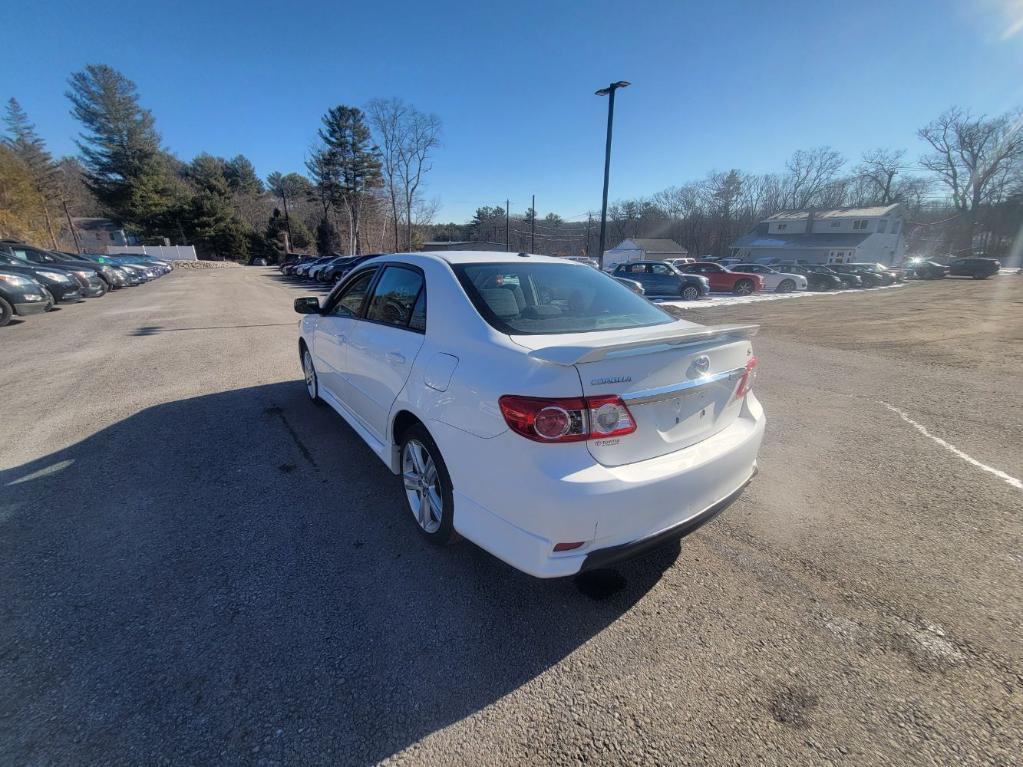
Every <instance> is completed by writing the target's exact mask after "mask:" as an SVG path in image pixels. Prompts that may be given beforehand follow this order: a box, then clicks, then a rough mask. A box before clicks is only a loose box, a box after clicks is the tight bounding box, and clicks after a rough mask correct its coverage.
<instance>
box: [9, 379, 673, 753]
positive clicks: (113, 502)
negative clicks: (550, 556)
mask: <svg viewBox="0 0 1023 767" xmlns="http://www.w3.org/2000/svg"><path fill="white" fill-rule="evenodd" d="M496 481H497V482H500V481H501V480H500V474H499V473H498V474H497V479H496ZM508 481H514V479H513V478H509V480H508ZM404 503H405V501H404V498H403V493H402V490H401V487H400V483H399V482H398V480H397V478H396V477H394V475H392V474H391V473H390V472H389V471H388V470H387V468H386V467H385V466H384V465H383V464H382V463H381V462H380V461H379V460H378V459H377V458H376V457H375V456H374V455H373V454H372V453H371V452H370V451H369V450H368V449H367V448H366V447H365V446H364V445H363V444H362V442H361V441H360V440H359V439H358V438H357V436H356V435H355V434H354V432H352V430H351V429H350V428H348V426H347V425H345V424H344V422H343V421H342V420H341V418H340V417H338V416H337V415H336V414H335V413H333V411H331V410H330V409H329V408H326V407H317V406H316V405H314V404H312V403H311V402H309V400H308V399H307V397H306V396H305V391H304V388H303V386H302V384H301V382H299V381H296V382H287V383H279V384H271V385H266V386H256V387H251V388H246V389H240V390H235V391H227V392H222V393H219V394H212V395H207V396H202V397H196V398H193V399H186V400H181V401H177V402H171V403H167V404H163V405H158V406H155V407H151V408H149V409H146V410H143V411H141V412H139V413H137V414H135V415H132V416H130V417H128V418H126V419H124V420H123V421H120V422H118V423H116V424H114V425H111V426H108V427H107V428H104V429H102V430H101V431H98V432H96V433H95V434H93V435H92V436H90V437H88V438H86V439H84V440H83V441H81V442H78V443H77V444H74V445H71V446H70V447H67V448H65V449H61V450H57V451H55V452H53V453H52V454H50V455H47V456H46V457H44V458H41V459H39V460H35V461H32V462H30V463H27V464H24V465H21V466H17V467H15V468H11V469H7V470H4V471H0V605H2V608H0V610H2V612H0V615H2V619H0V667H2V668H3V672H2V679H3V683H2V684H0V763H5V764H24V763H96V762H133V763H156V762H160V763H163V762H173V763H180V762H188V763H210V762H218V763H222V762H253V761H268V762H296V763H309V762H317V763H319V762H334V763H375V762H378V761H380V760H382V759H385V758H386V757H388V756H390V755H392V754H394V753H396V752H398V751H400V750H402V749H404V748H406V747H408V746H409V745H411V744H413V743H415V742H416V741H418V740H420V739H421V738H423V737H425V736H427V735H429V734H430V733H432V732H434V731H436V730H438V729H440V728H443V727H445V726H447V725H450V724H452V723H455V722H457V721H459V720H461V719H463V718H465V717H467V716H471V715H472V714H474V713H475V712H477V711H480V710H481V709H482V708H484V707H485V706H487V705H489V704H492V703H494V702H495V701H498V700H499V699H500V698H502V697H503V696H505V695H508V694H509V693H512V692H513V691H515V690H516V689H518V688H519V687H521V686H522V685H524V684H527V683H529V682H530V681H531V680H533V679H535V678H536V677H537V676H539V675H541V674H543V673H544V672H545V671H546V670H547V669H549V668H550V667H551V666H553V665H554V664H557V663H559V662H560V661H562V660H563V659H564V658H565V657H566V656H568V655H569V654H571V653H572V652H573V651H575V650H577V648H579V647H580V646H581V645H582V644H583V643H585V642H586V641H587V640H588V639H590V638H591V637H593V636H594V635H596V634H597V633H599V632H600V631H602V630H603V629H605V628H606V627H608V626H609V625H610V624H612V623H613V622H614V621H615V620H616V619H617V618H618V617H620V616H621V615H622V614H623V613H624V612H626V611H628V610H629V609H630V608H631V607H632V606H633V605H634V604H635V603H636V602H637V601H638V600H639V599H640V598H642V597H643V595H644V594H646V593H647V591H648V590H649V589H650V588H651V587H653V586H654V585H655V584H656V583H657V582H658V580H659V578H660V577H661V575H662V573H663V572H664V570H665V569H666V568H668V567H670V566H671V564H672V563H673V562H674V561H675V559H676V557H677V556H678V553H679V548H678V546H677V545H676V546H674V547H669V548H668V549H666V550H663V551H660V552H656V553H654V554H652V555H651V556H649V557H647V558H645V559H641V560H637V561H634V562H631V563H628V564H627V565H624V566H623V567H622V568H621V569H620V570H619V571H618V572H616V573H612V574H605V575H604V576H599V575H598V576H596V577H594V578H592V579H590V580H589V581H588V582H584V583H582V584H577V583H576V582H574V581H573V580H571V579H563V580H555V581H542V580H537V579H533V578H531V577H529V576H527V575H524V574H522V573H519V572H518V571H516V570H514V569H512V568H510V567H508V566H507V565H505V564H503V563H502V562H500V561H499V560H497V559H495V558H494V557H492V556H490V555H489V554H487V553H485V552H483V551H482V550H480V549H479V548H477V547H475V546H473V545H472V544H470V543H469V542H468V541H463V542H461V543H459V544H457V545H454V546H449V547H444V548H436V547H433V546H430V545H429V544H427V543H425V542H424V541H423V540H422V539H421V538H420V537H419V534H418V532H417V531H416V529H415V528H414V524H413V522H412V520H411V516H410V515H409V514H408V512H407V510H406V507H405V506H404ZM592 597H598V599H594V598H592ZM579 673H585V672H584V671H583V670H582V669H581V670H580V672H579Z"/></svg>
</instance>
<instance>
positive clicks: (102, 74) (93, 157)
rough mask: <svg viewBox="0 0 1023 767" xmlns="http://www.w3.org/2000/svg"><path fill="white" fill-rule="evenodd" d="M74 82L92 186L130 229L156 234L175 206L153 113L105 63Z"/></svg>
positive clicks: (80, 145)
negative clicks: (155, 230) (153, 231)
mask: <svg viewBox="0 0 1023 767" xmlns="http://www.w3.org/2000/svg"><path fill="white" fill-rule="evenodd" d="M69 84H70V89H69V90H68V91H67V97H68V99H69V100H70V101H71V105H72V109H71V114H72V115H73V116H74V117H75V118H77V119H78V120H79V121H80V122H81V123H82V126H83V127H84V129H85V131H84V132H83V133H82V134H81V138H80V140H79V141H78V142H77V143H78V148H79V150H80V152H81V156H82V161H83V163H84V165H85V167H86V181H87V183H88V185H89V188H90V189H92V191H93V192H94V193H95V194H96V196H97V197H98V198H99V200H100V202H101V203H102V204H103V206H104V207H105V208H106V209H107V210H109V211H110V213H111V214H113V215H114V216H116V217H117V218H119V219H120V220H121V221H122V222H123V223H124V224H125V225H126V226H128V227H129V228H132V229H136V230H142V231H147V230H149V231H148V233H152V231H151V230H152V229H153V228H154V227H157V226H159V223H158V222H161V221H165V220H166V219H167V217H168V214H169V213H170V211H171V209H172V207H173V206H174V202H175V200H174V193H173V188H172V180H171V178H170V174H169V171H168V163H167V158H166V156H165V154H164V153H163V151H161V149H160V136H159V134H158V133H157V132H156V127H155V121H154V119H153V115H152V113H150V112H149V110H147V109H143V108H142V107H141V106H140V105H139V100H138V91H137V89H136V87H135V83H133V82H132V81H131V80H129V79H128V78H126V77H125V76H124V75H122V74H121V73H120V72H118V71H117V70H116V69H113V68H112V67H108V66H106V65H104V64H90V65H88V66H87V67H85V69H83V70H82V71H80V72H75V73H74V74H73V75H71V79H70V80H69Z"/></svg>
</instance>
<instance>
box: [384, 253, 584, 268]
mask: <svg viewBox="0 0 1023 767" xmlns="http://www.w3.org/2000/svg"><path fill="white" fill-rule="evenodd" d="M387 255H388V256H391V257H395V256H422V257H426V258H433V259H436V260H438V261H445V262H447V263H449V264H452V265H455V264H521V263H543V264H568V265H570V266H573V267H579V268H580V269H589V268H590V267H588V266H587V265H586V264H580V263H579V262H577V261H569V260H568V259H567V258H559V257H557V256H534V255H531V254H530V255H526V256H520V255H519V254H518V253H510V252H509V253H504V252H497V251H491V250H424V251H420V252H418V253H389V254H387Z"/></svg>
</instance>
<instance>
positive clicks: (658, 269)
mask: <svg viewBox="0 0 1023 767" xmlns="http://www.w3.org/2000/svg"><path fill="white" fill-rule="evenodd" d="M653 272H654V274H670V273H671V272H669V271H668V267H667V266H665V265H664V264H654V265H653Z"/></svg>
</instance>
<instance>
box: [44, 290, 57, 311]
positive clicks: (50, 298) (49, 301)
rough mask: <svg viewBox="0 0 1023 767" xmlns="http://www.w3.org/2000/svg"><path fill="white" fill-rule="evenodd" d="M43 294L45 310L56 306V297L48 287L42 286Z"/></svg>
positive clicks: (50, 309) (51, 309)
mask: <svg viewBox="0 0 1023 767" xmlns="http://www.w3.org/2000/svg"><path fill="white" fill-rule="evenodd" d="M43 295H45V296H46V311H48V312H52V311H53V310H54V308H55V307H56V306H57V297H56V296H55V295H53V291H51V290H50V289H49V288H43Z"/></svg>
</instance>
